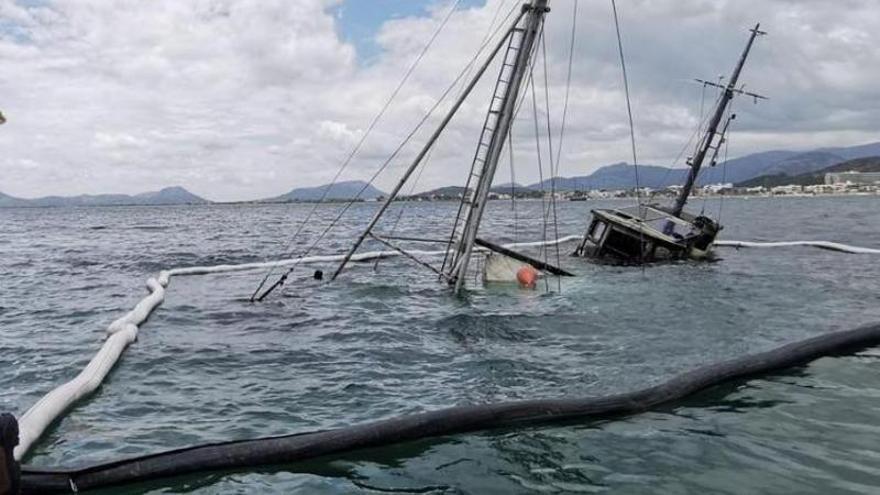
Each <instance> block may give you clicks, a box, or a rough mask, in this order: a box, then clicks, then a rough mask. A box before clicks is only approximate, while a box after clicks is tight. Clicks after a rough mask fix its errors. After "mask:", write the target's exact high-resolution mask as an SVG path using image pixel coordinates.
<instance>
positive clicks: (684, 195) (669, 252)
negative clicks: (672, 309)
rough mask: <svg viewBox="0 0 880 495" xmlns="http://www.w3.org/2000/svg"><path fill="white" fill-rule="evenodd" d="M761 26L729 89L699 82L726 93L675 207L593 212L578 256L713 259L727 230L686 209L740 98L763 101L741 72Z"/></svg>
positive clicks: (690, 161)
mask: <svg viewBox="0 0 880 495" xmlns="http://www.w3.org/2000/svg"><path fill="white" fill-rule="evenodd" d="M759 28H760V24H757V25H755V27H754V28H753V29H751V30H750V32H751V36H749V40H748V42H747V43H746V47H745V49H744V50H743V53H742V55H741V56H740V58H739V61H738V62H737V64H736V66H735V67H734V70H733V74H732V75H731V77H730V79H729V80H728V82H727V84H720V83H715V82H710V81H703V80H700V79H698V80H697V82H699V83H701V84H703V85H704V87H705V86H712V87H716V88H719V89H721V95H720V96H719V98H718V101H717V103H716V105H715V108H714V110H713V112H712V114H711V118H710V120H709V123H708V125H707V127H706V130H705V132H704V133H703V134H702V136H701V139H700V140H699V141H698V142H697V146H696V150H695V152H694V154H693V156H692V157H690V158H688V160H687V164H688V165H689V167H690V168H689V170H688V175H687V180H686V181H685V184H684V186H683V187H682V188H681V191H680V192H679V194H678V196H677V198H676V200H675V203H674V204H673V205H672V206H663V205H659V204H642V202H641V201H639V204H637V205H635V206H631V207H625V208H601V209H595V210H592V211H591V213H592V219H591V221H590V223H589V225H588V227H587V231H586V233H585V234H584V237H583V239H582V240H581V242H580V244H579V245H578V247H577V248H576V249H575V251H574V253H573V254H574V255H575V256H583V257H588V258H593V259H596V260H598V261H606V262H612V263H621V264H642V263H651V262H657V261H668V260H678V259H691V260H706V259H711V257H712V256H711V255H712V251H711V250H712V243H713V242H714V241H715V237H716V236H717V235H718V232H720V231H721V229H722V228H723V227H722V226H721V225H720V224H719V223H718V222H717V221H716V220H713V219H712V218H710V217H708V216H706V215H704V214H702V213H701V214H692V213H689V212H687V211H685V210H684V207H685V205H686V204H687V201H688V198H689V197H690V195H691V192H692V191H693V189H694V187H695V185H696V182H697V179H698V178H699V176H700V171H701V169H702V168H703V164H704V163H708V164H709V166H715V164H716V161H717V158H718V152H719V150H720V149H721V147H722V145H723V144H724V143H725V141H726V135H727V131H728V128H729V126H730V122H731V121H732V120H733V119H735V118H736V114H733V113H730V112H729V111H728V109H729V104H730V102H731V100H733V98H734V96H736V95H746V96H750V97H752V98H754V99H755V100H756V101H757V100H758V99H764V97H763V96H761V95H758V94H755V93H750V92H747V91H744V90H743V87H737V84H738V81H739V77H740V73H741V72H742V69H743V66H744V65H745V62H746V59H747V58H748V56H749V52H750V51H751V48H752V45H753V44H754V41H755V38H756V37H757V36H758V35H763V34H765V33H764V32H763V31H760V29H759Z"/></svg>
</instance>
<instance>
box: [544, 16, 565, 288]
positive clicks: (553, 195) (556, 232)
mask: <svg viewBox="0 0 880 495" xmlns="http://www.w3.org/2000/svg"><path fill="white" fill-rule="evenodd" d="M546 39H547V38H546V37H545V36H544V32H543V30H542V32H541V40H540V42H541V52H542V58H543V61H544V105H545V109H546V110H547V111H546V115H547V149H548V151H549V153H548V154H549V157H548V158H549V159H550V207H551V208H552V209H553V236H554V239H559V218H558V216H557V214H556V177H557V176H558V175H559V160H556V163H555V166H554V163H553V162H554V159H553V131H552V127H551V126H550V76H549V75H548V71H547V43H546ZM548 215H549V212H548ZM545 223H546V221H545ZM555 249H556V266H560V265H561V264H562V258H561V256H560V254H559V244H556V246H555ZM556 283H557V288H558V290H559V292H562V278H560V277H556Z"/></svg>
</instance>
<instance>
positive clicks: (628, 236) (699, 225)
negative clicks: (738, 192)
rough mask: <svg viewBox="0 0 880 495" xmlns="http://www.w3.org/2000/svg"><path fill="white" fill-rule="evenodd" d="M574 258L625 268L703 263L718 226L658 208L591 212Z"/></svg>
mask: <svg viewBox="0 0 880 495" xmlns="http://www.w3.org/2000/svg"><path fill="white" fill-rule="evenodd" d="M592 213H593V219H592V221H591V222H590V226H589V228H588V229H587V232H586V234H585V235H584V239H583V240H582V241H581V243H580V245H578V247H577V249H576V250H575V252H574V255H575V256H583V257H588V258H593V259H596V260H600V261H608V262H615V263H625V264H641V263H652V262H657V261H669V260H678V259H693V260H705V259H708V258H710V257H711V248H712V243H713V242H714V241H715V236H716V235H717V234H718V232H719V231H720V230H721V226H720V225H718V224H717V223H716V222H715V221H714V220H712V219H710V218H708V217H705V216H702V215H700V216H694V215H691V214H689V213H686V212H682V214H681V215H679V216H675V215H673V214H672V213H670V212H668V211H667V210H665V209H663V208H661V207H660V206H657V205H643V206H634V207H629V208H607V209H597V210H593V211H592Z"/></svg>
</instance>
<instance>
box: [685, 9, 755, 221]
mask: <svg viewBox="0 0 880 495" xmlns="http://www.w3.org/2000/svg"><path fill="white" fill-rule="evenodd" d="M760 27H761V24H760V23H758V24H755V27H754V28H752V29H750V30H749V32H751V33H752V35H751V36H749V41H748V42H747V43H746V47H745V49H744V50H743V53H742V56H740V58H739V62H737V64H736V67H734V69H733V74H731V76H730V79H729V80H728V81H727V84H724V85H722V84H720V83H714V82H710V81H704V80H702V79H697V81H698V82H700V83H702V84H704V85H706V86H712V87H716V88H721V89H722V90H723V91H724V92H723V93H722V95H721V98H720V99H719V100H718V105H717V106H716V107H715V112H714V113H713V114H712V119H711V120H710V121H709V127H708V128H706V133H705V134H703V138H702V139H701V140H700V142H699V145H698V147H697V152H696V153H695V154H694V156H693V158H691V159H690V160H688V165H690V166H691V168H690V170H689V171H688V176H687V181H686V182H685V184H684V187H683V188H682V189H681V193H680V194H679V196H678V198H677V199H676V200H675V206H673V207H672V210H671V212H670V213H672V214H673V215H675V216H677V217H680V216H681V212H682V210H683V209H684V205H685V204H686V203H687V200H688V197H689V196H690V194H691V191H692V190H693V188H694V184H695V183H696V181H697V177H698V176H699V174H700V168H701V167H702V166H703V161H705V159H706V156H707V155H708V154H709V152H710V151H712V152H713V154H712V161H714V159H715V157H716V156H717V155H718V149H719V148H721V143H723V142H724V134H725V133H726V132H727V128H728V125H729V124H730V120H732V118H731V119H728V120H727V122H726V123H725V124H724V127H723V128H722V129H721V131H720V132H719V131H718V126H719V125H721V120H722V119H723V118H724V113H725V112H726V111H727V106H728V104H730V100H732V99H733V97H734V96H736V95H746V96H751V97H752V98H754V100H755V102H757V101H758V100H759V99H761V100H765V99H767V97H765V96H762V95H759V94H757V93H750V92H748V91H745V90H743V89H742V87H739V88H737V82H738V81H739V76H740V73H741V72H742V69H743V65H745V63H746V59H747V58H748V56H749V52H750V51H751V49H752V44H753V43H754V42H755V38H757V37H758V36H759V35H765V34H767V33H766V32H764V31H761V30H760ZM719 81H720V80H719ZM716 138H717V139H716Z"/></svg>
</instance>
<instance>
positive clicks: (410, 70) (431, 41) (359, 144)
mask: <svg viewBox="0 0 880 495" xmlns="http://www.w3.org/2000/svg"><path fill="white" fill-rule="evenodd" d="M459 3H461V0H455V2H454V3H453V4H452V5H451V6H450V8H449V11H448V12H447V13H446V16H445V17H444V18H443V20H442V21H441V22H440V25H438V26H437V29H435V30H434V33H433V34H432V35H431V37H430V38H429V39H428V42H427V43H425V45H424V46H423V47H422V50H421V51H420V52H419V54H418V55H417V56H416V58H415V60H414V61H413V63H412V64H411V65H410V66H409V68H408V69H407V71H406V72H405V73H404V75H403V78H402V79H401V80H400V82H399V83H398V84H397V87H395V88H394V91H392V92H391V95H390V96H389V97H388V99H387V100H386V101H385V103H384V105H382V108H381V109H380V110H379V113H377V114H376V116H375V117H373V120H372V121H370V124H369V125H368V126H367V130H366V131H364V134H363V135H362V136H361V138H360V139H359V140H358V142H357V144H356V145H355V147H354V148H352V150H351V152H350V153H349V154H348V156H347V157H346V158H345V160H344V161H343V162H342V165H341V166H340V167H339V169H338V170H337V171H336V175H334V176H333V180H331V181H330V184H329V185H328V186H327V187H326V188H325V189H324V191H323V193H321V197H320V199H318V201H317V202H315V203H314V205H312V208H311V209H310V210H309V212H308V213H307V214H306V217H305V218H304V219H303V220H302V222H300V224H299V226H298V227H297V229H296V231H294V234H293V236H292V237H291V238H290V240H289V241H288V242H287V245H286V246H285V247H284V251H283V252H284V254H285V255H286V254H287V253H288V252H289V251H290V247H291V246H292V245H293V242H294V241H295V240H296V238H297V237H299V235H300V233H301V232H302V230H303V228H305V226H306V225H307V224H308V222H309V220H311V218H312V216H314V214H315V212H316V211H317V209H318V206H319V205H320V204H321V203H323V202H324V200H325V199H327V195H328V194H329V193H330V190H331V189H332V188H333V185H334V184H336V182H337V181H338V180H339V177H341V176H342V173H343V172H344V171H345V169H346V168H348V165H349V164H350V163H351V161H352V160H353V159H354V157H355V155H356V154H357V153H358V151H360V149H361V147H362V146H363V144H364V142H365V141H366V140H367V137H368V136H369V135H370V133H371V132H372V131H373V129H374V128H375V127H376V124H378V123H379V120H380V119H381V118H382V116H384V115H385V112H386V111H388V108H389V107H390V106H391V103H392V102H393V101H394V99H395V98H396V97H397V95H398V94H399V93H400V90H401V89H403V87H404V85H405V84H406V82H407V81H408V80H409V78H410V76H411V75H412V74H413V72H414V71H415V69H416V67H418V65H419V63H420V62H421V61H422V59H423V58H424V56H425V54H426V53H427V52H428V49H430V48H431V45H433V44H434V41H435V40H436V39H437V36H439V35H440V32H441V31H443V28H444V27H446V24H447V23H448V22H449V19H450V18H451V17H452V14H453V13H454V12H455V10H456V9H457V8H458V5H459ZM282 257H284V256H282ZM277 267H278V264H277V263H275V264H273V265H272V266H271V267H270V268H269V270H267V271H266V275H265V276H264V277H263V279H262V280H261V281H260V283H259V285H258V286H257V288H256V290H254V293H253V294H252V295H251V302H253V301H254V298H255V297H256V296H257V294H258V293H259V292H260V290H261V289H262V288H263V286H264V285H266V282H267V281H268V280H269V277H271V276H272V273H274V271H275V269H276V268H277Z"/></svg>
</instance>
